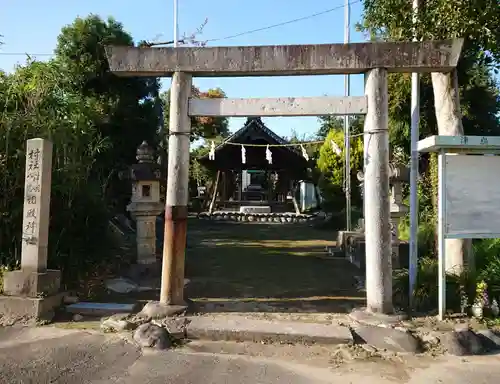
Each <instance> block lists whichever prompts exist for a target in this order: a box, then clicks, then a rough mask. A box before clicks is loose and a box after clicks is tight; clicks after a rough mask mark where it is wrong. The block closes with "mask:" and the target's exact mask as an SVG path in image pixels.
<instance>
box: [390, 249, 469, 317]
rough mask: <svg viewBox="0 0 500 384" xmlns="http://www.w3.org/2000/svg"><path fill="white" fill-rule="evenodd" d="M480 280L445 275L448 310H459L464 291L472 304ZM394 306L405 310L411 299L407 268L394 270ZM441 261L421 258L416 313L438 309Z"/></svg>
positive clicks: (415, 301)
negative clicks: (439, 267) (439, 266)
mask: <svg viewBox="0 0 500 384" xmlns="http://www.w3.org/2000/svg"><path fill="white" fill-rule="evenodd" d="M476 282H477V277H476V275H475V274H472V273H469V272H468V271H465V272H464V273H462V274H461V275H459V276H456V275H447V276H446V307H447V308H448V309H450V310H453V311H455V312H459V311H460V305H461V300H462V292H464V293H465V294H466V295H467V296H468V298H469V304H472V301H473V299H474V295H475V290H476ZM393 293H394V304H395V306H397V307H400V308H404V309H406V308H407V307H408V298H409V273H408V269H400V270H396V271H394V276H393ZM438 295H439V287H438V261H437V260H436V259H434V258H430V257H424V258H422V259H421V260H420V261H419V263H418V267H417V281H416V284H415V292H414V308H415V310H416V311H417V312H428V311H432V310H435V309H437V308H438Z"/></svg>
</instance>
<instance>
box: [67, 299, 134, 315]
mask: <svg viewBox="0 0 500 384" xmlns="http://www.w3.org/2000/svg"><path fill="white" fill-rule="evenodd" d="M137 309H138V308H137V304H120V303H93V302H87V301H81V302H79V303H75V304H70V305H67V306H66V312H69V313H73V314H79V315H84V316H95V317H103V316H111V315H115V314H117V313H132V312H135V311H136V310H137Z"/></svg>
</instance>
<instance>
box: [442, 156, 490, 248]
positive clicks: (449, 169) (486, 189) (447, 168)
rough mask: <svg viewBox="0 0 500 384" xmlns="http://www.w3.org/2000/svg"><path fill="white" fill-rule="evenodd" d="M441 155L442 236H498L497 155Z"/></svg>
mask: <svg viewBox="0 0 500 384" xmlns="http://www.w3.org/2000/svg"><path fill="white" fill-rule="evenodd" d="M444 157H445V159H446V160H445V164H444V170H443V171H444V179H445V180H444V182H445V185H444V187H445V188H444V189H445V191H446V198H445V207H444V208H445V209H444V211H445V212H444V220H445V222H444V224H445V225H444V236H445V237H446V238H467V239H473V238H476V239H477V238H500V156H484V155H458V154H456V155H455V154H447V155H444Z"/></svg>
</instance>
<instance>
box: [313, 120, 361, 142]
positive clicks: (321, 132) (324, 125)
mask: <svg viewBox="0 0 500 384" xmlns="http://www.w3.org/2000/svg"><path fill="white" fill-rule="evenodd" d="M319 123H320V127H319V129H318V132H317V133H316V137H317V138H318V139H324V138H326V136H327V135H328V133H329V132H330V131H331V130H332V129H335V130H339V131H343V130H344V118H343V117H338V116H321V117H320V118H319ZM363 123H364V118H363V117H361V116H349V130H350V132H351V135H356V134H358V133H361V132H363Z"/></svg>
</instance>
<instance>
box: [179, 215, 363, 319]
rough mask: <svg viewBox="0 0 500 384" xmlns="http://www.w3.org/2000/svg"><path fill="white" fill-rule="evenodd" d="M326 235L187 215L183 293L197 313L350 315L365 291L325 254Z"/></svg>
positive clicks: (350, 270)
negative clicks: (325, 313)
mask: <svg viewBox="0 0 500 384" xmlns="http://www.w3.org/2000/svg"><path fill="white" fill-rule="evenodd" d="M332 239H335V233H332V232H330V231H325V230H318V229H315V228H312V227H310V226H307V225H276V224H246V223H241V224H227V223H214V222H207V221H200V220H195V219H193V220H190V221H189V225H188V248H187V255H186V277H187V278H189V279H190V283H189V285H188V287H187V289H186V296H187V297H189V298H190V299H191V300H193V301H194V302H195V303H196V304H197V307H198V309H199V311H200V312H332V313H345V312H349V311H350V310H352V309H353V308H355V307H359V306H363V305H364V302H365V295H364V293H361V292H359V291H358V290H357V288H356V284H357V280H356V278H355V276H356V275H358V274H359V271H358V270H357V269H356V267H354V266H353V265H351V264H350V263H349V262H348V261H346V260H343V259H329V258H328V257H327V253H326V251H325V248H326V246H331V245H334V244H335V242H334V241H333V240H332Z"/></svg>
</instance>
